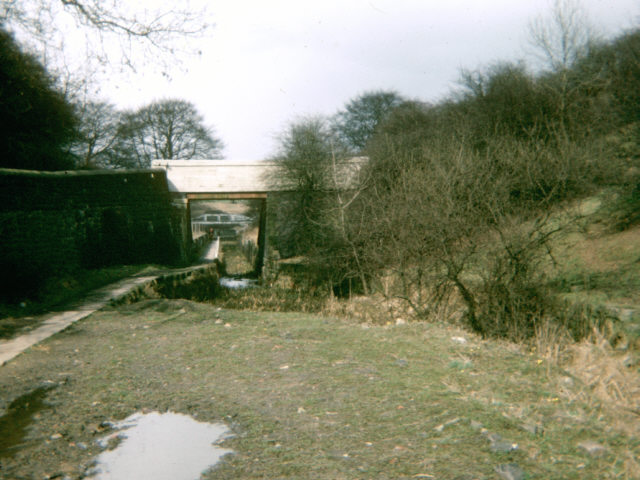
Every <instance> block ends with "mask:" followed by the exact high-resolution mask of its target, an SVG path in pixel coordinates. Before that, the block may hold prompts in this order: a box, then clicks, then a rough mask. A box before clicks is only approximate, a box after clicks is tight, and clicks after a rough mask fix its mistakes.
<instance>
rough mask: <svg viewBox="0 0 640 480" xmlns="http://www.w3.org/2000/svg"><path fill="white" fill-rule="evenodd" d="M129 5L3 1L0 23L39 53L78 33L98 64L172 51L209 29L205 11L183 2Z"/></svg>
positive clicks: (92, 0) (128, 62)
mask: <svg viewBox="0 0 640 480" xmlns="http://www.w3.org/2000/svg"><path fill="white" fill-rule="evenodd" d="M134 5H135V3H134V2H122V1H118V0H109V1H105V0H3V2H2V4H1V5H0V23H1V24H2V25H3V26H4V27H5V28H7V29H9V30H10V31H13V32H15V33H16V34H17V35H18V38H19V39H20V40H21V41H23V42H27V43H28V44H29V45H30V46H31V47H32V48H35V49H36V50H37V51H39V52H40V53H41V54H42V55H43V56H44V57H47V56H51V55H52V54H53V52H54V51H55V50H56V49H60V48H63V49H64V48H65V47H66V43H65V37H66V36H67V35H68V34H70V33H71V34H73V35H71V38H73V39H74V40H75V41H77V39H78V34H81V35H83V36H84V38H85V41H86V42H87V46H88V50H87V53H88V54H90V56H92V57H95V58H96V59H97V60H98V61H99V62H100V63H102V64H107V63H108V64H112V65H113V64H118V63H120V64H122V65H125V66H128V67H131V68H133V67H134V63H135V62H136V61H137V60H139V59H140V58H139V57H140V54H145V55H154V56H158V54H162V55H165V56H166V54H174V53H176V52H177V51H178V50H177V49H179V48H180V45H183V42H181V39H183V38H185V37H191V36H197V35H201V34H203V33H205V32H206V31H207V30H208V29H209V28H210V27H211V24H209V23H208V22H207V15H206V10H204V9H202V8H201V9H193V8H191V6H190V3H189V2H180V5H181V6H180V7H179V8H176V7H175V4H168V5H167V6H163V7H160V8H158V7H157V6H156V7H154V8H149V5H140V4H138V5H137V7H136V6H134ZM116 46H117V48H115V49H114V47H116ZM116 58H117V59H118V61H115V59H116ZM148 58H150V57H148Z"/></svg>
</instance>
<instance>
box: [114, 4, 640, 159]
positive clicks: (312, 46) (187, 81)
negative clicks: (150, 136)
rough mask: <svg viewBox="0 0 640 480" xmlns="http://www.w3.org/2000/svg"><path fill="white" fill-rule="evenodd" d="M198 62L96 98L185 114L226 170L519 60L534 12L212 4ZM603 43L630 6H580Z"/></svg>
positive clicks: (637, 8) (634, 18)
mask: <svg viewBox="0 0 640 480" xmlns="http://www.w3.org/2000/svg"><path fill="white" fill-rule="evenodd" d="M207 4H208V5H209V12H210V14H211V18H212V19H213V20H214V21H215V23H216V26H215V28H214V29H213V30H212V31H211V33H210V35H209V36H208V38H206V39H203V40H202V41H201V50H202V55H201V56H199V57H197V58H196V57H194V58H188V59H185V61H184V66H183V69H185V70H184V71H177V72H173V73H172V78H171V80H166V79H164V78H162V77H161V76H160V75H157V74H151V73H146V74H139V75H135V76H131V75H130V76H129V77H128V78H127V79H126V80H125V79H124V78H112V80H111V81H110V82H109V84H108V85H105V87H104V89H103V91H102V94H103V96H105V97H106V98H108V99H109V100H110V101H112V102H114V103H115V104H116V105H118V106H120V107H136V106H140V105H142V104H145V103H148V102H150V101H152V100H154V99H160V98H169V97H172V98H183V99H186V100H189V101H191V102H193V103H194V104H195V105H196V107H197V108H198V110H199V111H200V112H201V113H202V114H203V115H204V117H205V121H206V123H207V124H208V125H211V126H213V127H214V129H215V131H216V133H217V135H218V137H220V138H221V139H222V140H223V141H224V143H225V144H226V148H225V152H224V153H225V157H226V158H228V159H230V160H260V159H264V158H267V157H269V156H271V155H273V154H274V153H275V151H276V148H277V141H276V137H277V135H278V134H279V133H280V132H282V131H283V129H284V128H285V127H286V125H287V124H288V123H290V122H291V121H293V120H295V119H296V118H299V117H301V116H305V115H313V114H324V115H332V114H334V113H335V112H336V111H337V110H339V109H341V108H342V107H343V106H344V105H345V103H346V102H347V101H349V100H350V99H352V98H354V97H355V96H357V95H358V94H361V93H363V92H365V91H371V90H379V89H384V90H395V91H397V92H398V93H399V94H401V95H403V96H405V97H407V98H412V99H419V100H423V101H431V102H436V101H438V100H439V99H441V98H443V97H444V96H446V95H447V94H448V93H449V92H450V91H451V89H452V88H455V87H456V81H457V79H458V77H459V72H460V69H461V68H466V69H476V68H481V67H483V66H487V65H489V64H491V63H492V62H496V61H501V60H517V59H521V58H525V57H526V55H527V51H526V50H527V48H526V46H527V38H528V33H527V32H528V23H529V22H530V21H531V20H532V19H533V18H535V17H536V16H538V15H541V14H544V12H545V11H548V9H549V4H548V3H545V2H544V1H540V0H484V1H483V0H445V1H443V0H320V1H316V0H304V1H303V0H217V1H211V2H207ZM582 5H583V7H584V9H585V10H586V12H587V14H588V15H589V17H590V20H591V21H592V23H593V24H594V25H595V26H596V27H597V28H598V29H599V31H600V32H601V33H602V34H604V35H609V36H610V35H612V34H615V33H619V32H622V31H623V29H628V28H631V27H633V26H634V25H637V23H638V19H639V18H640V2H639V1H638V0H584V1H583V2H582Z"/></svg>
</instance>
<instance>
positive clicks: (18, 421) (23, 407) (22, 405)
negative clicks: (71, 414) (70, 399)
mask: <svg viewBox="0 0 640 480" xmlns="http://www.w3.org/2000/svg"><path fill="white" fill-rule="evenodd" d="M52 388H53V386H52V385H45V386H42V387H39V388H36V389H35V390H32V391H31V392H29V393H26V394H24V395H22V396H20V397H18V398H16V399H15V400H14V401H12V402H11V403H10V404H9V407H8V408H7V413H5V414H4V415H3V416H2V417H0V460H1V459H3V458H10V457H12V456H14V455H15V454H16V452H17V451H18V450H20V448H21V447H22V446H23V442H24V440H25V437H26V435H27V431H28V429H29V426H30V425H31V423H32V422H33V418H34V415H36V414H37V413H38V412H40V411H42V410H44V409H45V408H48V405H47V404H46V403H45V399H46V397H47V393H48V392H49V390H51V389H52Z"/></svg>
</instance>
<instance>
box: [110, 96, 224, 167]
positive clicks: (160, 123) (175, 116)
mask: <svg viewBox="0 0 640 480" xmlns="http://www.w3.org/2000/svg"><path fill="white" fill-rule="evenodd" d="M222 149H223V143H222V140H220V139H219V138H217V137H216V136H215V135H214V133H213V131H212V129H211V128H209V127H207V126H206V125H205V124H204V119H203V117H202V115H200V113H198V111H197V109H196V108H195V106H194V105H193V104H191V103H190V102H187V101H185V100H177V99H167V100H162V101H158V102H154V103H152V104H150V105H147V106H145V107H142V108H140V109H139V110H137V111H135V112H127V113H125V114H123V115H122V117H121V120H120V123H119V125H118V132H117V138H116V141H115V142H114V144H113V148H112V153H111V158H110V164H111V165H113V166H118V167H134V168H144V167H148V166H149V165H150V164H151V161H152V160H153V159H156V158H164V159H172V158H173V159H182V160H189V159H192V158H222Z"/></svg>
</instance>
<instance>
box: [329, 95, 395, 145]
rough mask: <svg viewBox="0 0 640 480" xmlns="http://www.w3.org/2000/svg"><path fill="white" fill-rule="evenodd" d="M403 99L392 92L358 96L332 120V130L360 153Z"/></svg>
mask: <svg viewBox="0 0 640 480" xmlns="http://www.w3.org/2000/svg"><path fill="white" fill-rule="evenodd" d="M403 101H404V99H403V98H402V97H401V96H400V95H399V94H398V93H396V92H394V91H382V90H380V91H373V92H366V93H363V94H361V95H358V96H357V97H356V98H354V99H352V100H351V101H349V102H348V103H347V104H346V105H345V107H344V110H340V111H339V112H338V113H337V114H336V115H335V117H334V118H333V129H334V130H335V131H336V133H337V134H338V135H339V136H340V138H341V139H342V141H343V142H344V143H345V144H346V145H347V146H348V147H349V148H350V149H352V150H353V151H354V152H356V153H358V152H361V151H362V150H363V149H364V148H365V146H366V145H367V142H368V141H369V139H370V138H371V136H372V135H373V133H374V132H375V130H376V127H377V126H378V125H379V124H380V123H381V122H382V121H384V120H385V118H386V117H387V116H388V115H389V113H390V112H391V111H392V110H393V109H394V108H396V107H397V106H398V105H400V104H401V103H402V102H403Z"/></svg>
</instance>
